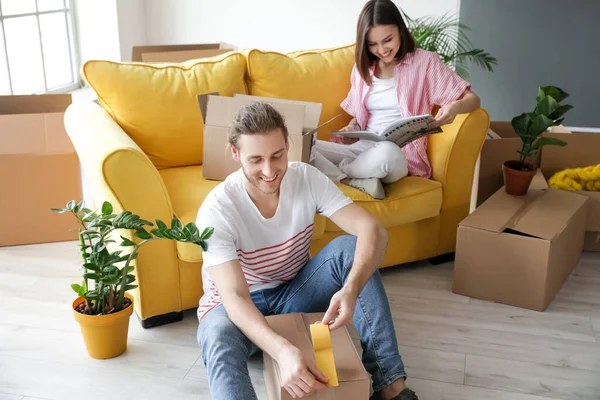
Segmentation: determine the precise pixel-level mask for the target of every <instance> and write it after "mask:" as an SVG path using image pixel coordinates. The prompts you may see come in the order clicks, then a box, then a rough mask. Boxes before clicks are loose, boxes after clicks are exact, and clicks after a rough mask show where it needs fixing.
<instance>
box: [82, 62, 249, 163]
mask: <svg viewBox="0 0 600 400" xmlns="http://www.w3.org/2000/svg"><path fill="white" fill-rule="evenodd" d="M82 72H83V76H84V78H85V80H86V81H87V82H88V83H89V85H90V86H91V87H92V88H93V89H94V90H95V91H96V94H97V95H98V101H99V102H100V104H101V105H102V106H103V107H104V108H105V109H106V110H107V112H108V113H109V114H110V116H111V117H112V118H113V119H114V120H115V121H116V122H117V123H118V124H119V125H120V126H121V128H122V129H123V130H124V131H125V132H126V133H127V134H128V135H129V136H130V137H131V139H132V140H133V141H134V142H136V143H137V144H138V146H140V148H141V149H142V150H143V151H144V153H146V154H147V155H148V157H149V158H150V160H151V161H152V162H153V163H154V165H155V166H156V167H157V168H158V169H162V168H169V167H177V166H185V165H200V164H202V141H203V132H204V128H203V122H202V116H201V114H200V109H199V108H198V102H197V100H196V95H198V94H202V93H210V92H219V94H221V95H223V96H232V95H233V94H234V93H242V94H247V93H248V91H247V88H246V83H245V80H244V77H245V74H246V58H245V56H244V55H243V54H241V53H237V52H232V53H227V54H225V55H221V56H217V57H213V58H207V59H197V60H190V61H186V62H184V63H179V64H158V65H149V64H142V63H117V62H112V61H95V60H94V61H88V62H86V63H85V64H84V65H83V69H82Z"/></svg>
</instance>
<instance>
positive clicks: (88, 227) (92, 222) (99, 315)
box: [52, 200, 213, 359]
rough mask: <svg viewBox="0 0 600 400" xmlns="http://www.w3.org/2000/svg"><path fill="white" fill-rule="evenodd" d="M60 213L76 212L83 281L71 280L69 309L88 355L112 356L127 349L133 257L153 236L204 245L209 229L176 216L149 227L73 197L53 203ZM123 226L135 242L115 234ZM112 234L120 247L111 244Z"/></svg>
mask: <svg viewBox="0 0 600 400" xmlns="http://www.w3.org/2000/svg"><path fill="white" fill-rule="evenodd" d="M52 211H53V212H55V213H58V214H63V213H71V214H73V216H75V218H77V220H78V222H79V224H80V225H81V228H80V229H79V247H80V250H81V257H82V261H83V263H82V276H83V281H82V283H81V284H78V283H74V284H72V285H71V287H72V288H73V290H74V291H75V292H76V293H77V295H78V297H77V298H76V299H75V301H74V302H73V314H74V316H75V320H76V321H77V322H78V323H79V325H80V327H81V332H82V335H83V338H84V342H85V345H86V348H87V351H88V354H89V355H90V356H91V357H92V358H97V359H107V358H113V357H116V356H118V355H120V354H122V353H123V352H125V350H126V349H127V335H128V330H129V317H130V316H131V314H132V313H133V297H132V296H131V295H130V294H129V293H127V291H128V290H131V289H135V288H136V287H137V285H135V284H134V283H135V275H133V274H132V272H133V271H134V267H133V266H132V265H130V264H131V262H132V261H133V260H134V259H135V258H136V257H137V254H138V251H139V249H140V247H142V246H143V245H145V244H146V243H149V242H151V241H153V240H158V239H169V240H177V241H180V242H189V243H195V244H197V245H199V246H200V247H201V248H202V250H203V251H206V250H207V248H208V247H207V244H206V240H207V239H208V238H209V237H210V236H211V235H212V233H213V229H212V228H210V227H209V228H206V229H205V230H204V231H203V232H202V233H200V232H199V231H198V228H197V227H196V225H195V224H194V223H193V222H190V223H189V224H187V225H186V226H185V227H184V226H182V224H181V222H180V221H179V220H178V219H177V218H173V220H172V221H171V227H170V228H169V227H167V225H166V224H165V223H164V222H162V221H160V220H156V225H157V227H155V228H152V229H151V230H150V231H149V232H148V231H147V230H146V228H145V227H146V226H148V227H152V226H154V225H153V224H152V223H151V222H149V221H146V220H143V219H141V218H140V217H139V216H138V215H135V214H133V213H131V212H129V211H123V212H121V213H119V214H113V207H112V205H111V203H110V202H108V201H106V202H104V203H103V204H102V209H101V210H100V212H95V211H92V210H90V209H89V208H84V205H83V202H80V203H76V202H75V201H74V200H71V201H70V202H68V203H67V205H66V207H65V208H61V209H59V208H53V209H52ZM123 230H129V231H132V232H133V236H135V237H136V238H138V239H139V240H136V242H134V241H132V240H130V239H127V238H125V237H123V236H122V235H118V233H120V232H122V231H123ZM115 238H120V239H117V240H119V241H120V243H119V244H118V247H123V248H124V249H125V248H129V249H130V251H129V252H127V253H126V254H122V253H123V250H114V251H111V250H109V247H112V246H113V245H112V244H111V243H114V244H115V246H117V245H116V242H117V241H116V240H115Z"/></svg>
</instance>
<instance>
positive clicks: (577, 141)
mask: <svg viewBox="0 0 600 400" xmlns="http://www.w3.org/2000/svg"><path fill="white" fill-rule="evenodd" d="M544 136H548V137H554V138H558V139H560V140H563V141H565V142H567V145H566V146H564V147H558V146H545V147H544V148H542V159H541V165H540V168H541V170H542V173H543V176H544V178H545V179H546V180H548V179H550V178H551V177H552V175H554V174H555V173H556V172H559V171H562V170H564V169H566V168H581V167H588V166H591V165H597V164H600V134H597V133H571V134H561V133H548V134H544ZM573 193H578V194H580V195H583V196H587V197H588V198H589V199H590V204H589V208H588V220H587V228H586V229H587V233H586V239H585V245H584V250H585V251H600V192H588V191H574V192H573Z"/></svg>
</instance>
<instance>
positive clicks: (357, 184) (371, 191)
mask: <svg viewBox="0 0 600 400" xmlns="http://www.w3.org/2000/svg"><path fill="white" fill-rule="evenodd" d="M348 186H352V187H353V188H356V189H358V190H361V191H363V192H365V193H366V194H368V195H369V196H371V197H372V198H374V199H377V200H383V199H384V198H385V191H384V190H383V185H382V184H381V181H380V180H379V179H377V178H368V179H350V182H348Z"/></svg>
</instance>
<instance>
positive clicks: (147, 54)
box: [131, 43, 236, 63]
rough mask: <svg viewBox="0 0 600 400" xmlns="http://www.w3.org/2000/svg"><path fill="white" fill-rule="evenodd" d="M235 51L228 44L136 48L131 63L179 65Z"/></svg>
mask: <svg viewBox="0 0 600 400" xmlns="http://www.w3.org/2000/svg"><path fill="white" fill-rule="evenodd" d="M235 50H236V47H235V46H233V45H230V44H227V43H204V44H179V45H162V46H134V47H133V48H132V50H131V61H136V62H146V63H167V62H175V63H177V62H183V61H188V60H193V59H196V58H205V57H214V56H217V55H219V54H224V53H228V52H230V51H235Z"/></svg>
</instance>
